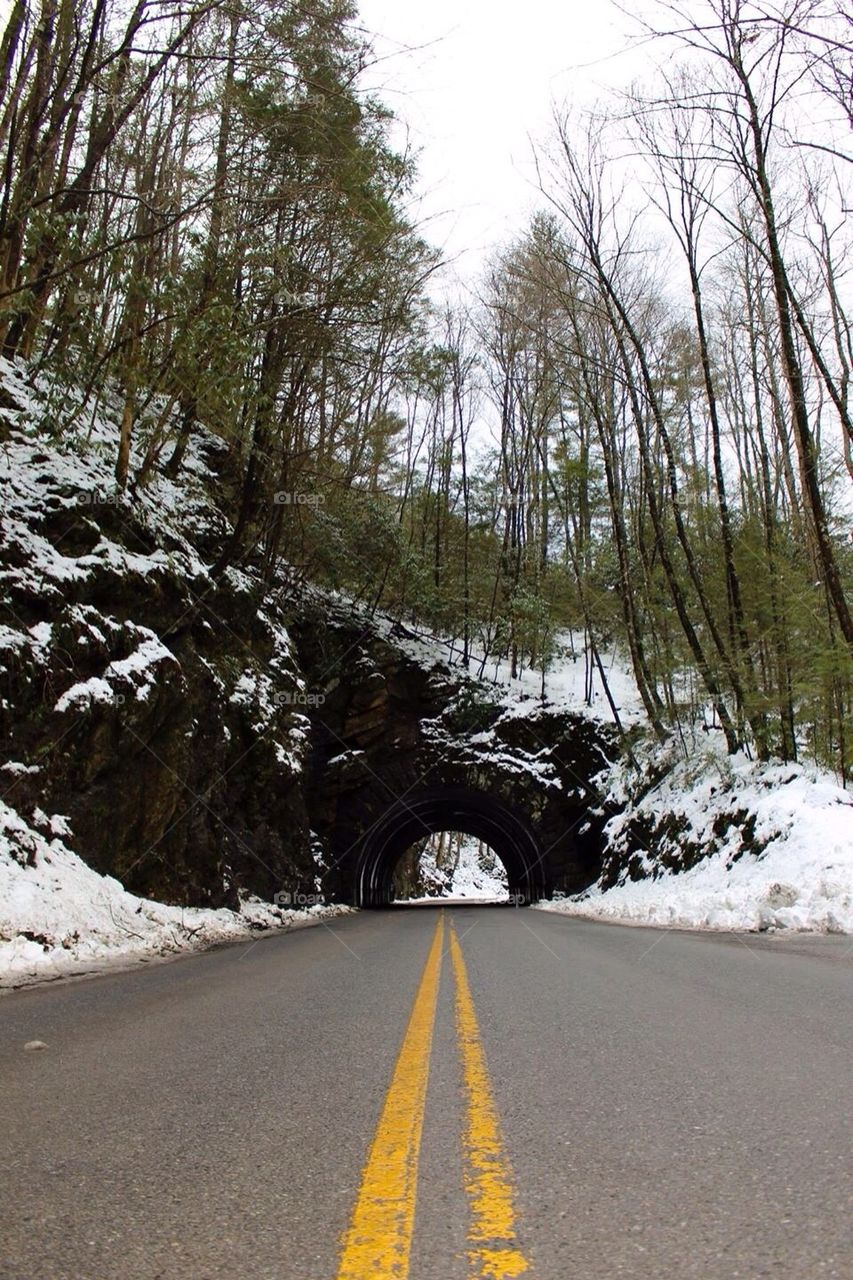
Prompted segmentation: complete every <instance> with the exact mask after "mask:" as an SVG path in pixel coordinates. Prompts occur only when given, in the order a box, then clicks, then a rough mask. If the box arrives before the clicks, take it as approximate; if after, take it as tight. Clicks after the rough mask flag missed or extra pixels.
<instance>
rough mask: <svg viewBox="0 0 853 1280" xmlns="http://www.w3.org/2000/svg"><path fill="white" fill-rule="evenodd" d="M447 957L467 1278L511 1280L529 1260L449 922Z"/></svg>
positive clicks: (462, 966) (462, 965)
mask: <svg viewBox="0 0 853 1280" xmlns="http://www.w3.org/2000/svg"><path fill="white" fill-rule="evenodd" d="M450 955H451V959H452V961H453V973H454V976H455V979H456V1030H457V1035H458V1039H459V1051H460V1054H461V1057H462V1074H463V1077H464V1080H465V1089H466V1093H467V1108H466V1115H465V1130H464V1133H463V1144H464V1148H465V1163H466V1172H465V1187H466V1190H467V1192H468V1203H469V1208H470V1213H471V1220H470V1226H469V1231H468V1243H469V1245H470V1246H471V1247H470V1248H469V1250H468V1261H469V1264H470V1269H471V1276H472V1277H477V1280H480V1278H481V1277H482V1278H484V1280H485V1278H486V1277H488V1280H511V1278H512V1277H516V1276H521V1275H524V1274H525V1273H526V1272H527V1271H529V1264H528V1262H527V1259H526V1258H525V1257H524V1255H523V1254H522V1253H521V1251H520V1250H519V1248H518V1243H517V1236H516V1231H515V1194H514V1191H513V1184H512V1171H511V1169H510V1166H509V1162H508V1160H507V1158H506V1155H505V1154H504V1150H503V1141H502V1139H501V1132H500V1125H499V1122H498V1112H497V1107H496V1106H495V1100H494V1094H493V1092H492V1086H491V1081H490V1079H489V1073H488V1070H487V1068H486V1058H485V1054H484V1052H483V1045H482V1041H481V1039H480V1030H479V1027H478V1025H477V1015H476V1013H475V1012H474V1001H473V1000H472V998H471V987H470V985H469V983H468V974H467V972H466V969H465V961H464V959H463V956H462V948H461V946H460V945H459V939H458V938H457V936H456V930H455V929H454V927H453V924H452V922H451V926H450Z"/></svg>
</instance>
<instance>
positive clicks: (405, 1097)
mask: <svg viewBox="0 0 853 1280" xmlns="http://www.w3.org/2000/svg"><path fill="white" fill-rule="evenodd" d="M443 942H444V914H443V913H442V914H441V915H440V916H439V918H438V923H437V925H436V927H435V933H434V934H433V938H432V945H431V946H430V950H429V955H428V957H427V962H426V967H425V968H424V971H423V976H422V977H421V982H420V986H419V987H418V993H417V995H416V996H415V1003H414V1005H413V1006H412V1012H411V1015H410V1017H409V1025H408V1027H407V1028H406V1034H405V1036H404V1038H403V1044H402V1047H401V1049H400V1054H399V1057H398V1058H397V1064H396V1066H395V1068H394V1074H393V1077H392V1079H391V1084H390V1087H389V1089H388V1093H387V1094H386V1096H385V1104H384V1106H383V1108H382V1114H381V1116H380V1117H379V1123H378V1124H377V1126H376V1133H375V1134H374V1137H373V1143H372V1145H371V1147H370V1151H369V1153H368V1157H367V1162H366V1164H365V1166H364V1172H363V1173H362V1178H361V1186H360V1188H359V1193H358V1199H357V1200H356V1204H355V1209H354V1210H353V1215H352V1221H351V1223H350V1226H349V1229H348V1230H347V1231H346V1232H345V1234H344V1238H343V1250H342V1253H341V1261H340V1266H339V1268H338V1280H406V1277H407V1276H408V1274H409V1253H410V1250H411V1244H412V1228H413V1226H414V1220H415V1199H416V1195H417V1181H418V1157H419V1155H420V1148H421V1133H422V1130H423V1119H424V1106H425V1104H426V1092H427V1081H428V1079H429V1060H430V1051H431V1048H432V1032H433V1026H434V1024H435V1008H436V1001H437V998H438V983H439V978H440V976H441V955H442V945H443ZM484 1274H491V1273H485V1272H484ZM495 1274H507V1275H508V1274H510V1273H509V1272H506V1273H503V1272H502V1273H495Z"/></svg>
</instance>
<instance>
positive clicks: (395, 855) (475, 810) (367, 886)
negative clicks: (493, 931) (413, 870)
mask: <svg viewBox="0 0 853 1280" xmlns="http://www.w3.org/2000/svg"><path fill="white" fill-rule="evenodd" d="M440 831H460V832H464V833H465V834H466V835H469V836H472V837H474V838H475V839H477V840H481V841H482V842H483V843H484V844H486V845H488V846H489V847H490V848H491V849H493V850H494V851H495V853H496V854H497V856H498V858H500V861H501V862H502V863H503V866H504V868H505V870H506V880H507V891H508V898H509V900H510V901H513V902H516V903H529V902H536V901H538V899H539V898H541V897H543V896H544V895H545V893H546V884H545V880H544V870H543V858H542V851H541V850H540V848H539V842H538V840H537V839H536V836H535V834H534V832H533V830H532V828H531V827H530V825H529V823H528V822H527V821H526V819H525V818H524V817H523V816H522V815H521V814H519V813H518V812H516V811H515V810H514V809H511V808H510V807H509V806H508V805H506V804H505V803H504V802H503V801H501V800H498V799H496V798H495V797H494V796H490V795H488V794H486V793H484V792H479V791H474V790H468V789H465V788H453V787H436V788H432V789H430V790H425V791H421V792H418V793H416V794H415V793H413V794H411V795H406V796H404V797H403V799H401V800H398V801H397V802H396V803H394V804H392V805H391V806H390V807H389V808H388V809H387V810H386V812H385V813H384V814H383V815H382V817H381V818H380V819H379V820H378V821H377V822H375V823H374V824H373V826H372V827H371V828H370V830H369V831H368V832H367V833H366V834H365V836H364V837H363V839H362V841H361V845H360V849H359V854H358V858H357V859H356V864H355V883H354V885H353V899H354V901H355V903H356V905H357V906H360V907H384V906H387V905H389V904H390V903H391V901H392V900H393V882H394V870H395V868H396V866H397V864H398V862H399V860H400V858H401V857H402V856H403V855H404V854H405V852H406V851H407V850H408V849H410V848H411V847H412V846H413V845H415V844H416V843H417V842H418V841H420V840H422V839H423V837H424V836H429V835H433V834H435V833H437V832H440Z"/></svg>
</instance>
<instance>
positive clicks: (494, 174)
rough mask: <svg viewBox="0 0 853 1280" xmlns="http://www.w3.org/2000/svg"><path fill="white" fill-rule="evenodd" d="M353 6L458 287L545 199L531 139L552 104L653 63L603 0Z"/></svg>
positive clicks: (432, 235) (596, 90)
mask: <svg viewBox="0 0 853 1280" xmlns="http://www.w3.org/2000/svg"><path fill="white" fill-rule="evenodd" d="M630 7H631V8H632V10H633V11H636V9H637V7H638V6H637V4H636V2H635V3H634V4H632V5H630ZM643 7H644V8H645V9H646V11H648V8H649V5H648V4H644V5H643ZM359 8H360V13H361V23H362V25H363V26H364V27H365V28H366V29H367V30H368V31H369V32H371V33H374V34H375V46H376V50H377V53H378V54H380V55H382V61H381V62H379V64H378V65H377V66H376V67H375V68H373V69H372V71H371V73H370V75H369V77H368V83H369V84H370V85H371V86H374V85H375V86H376V87H377V88H380V89H381V91H382V96H384V98H385V99H386V101H387V102H388V104H389V106H391V107H392V108H393V110H394V112H395V114H396V115H397V116H399V117H400V118H401V119H402V120H403V121H405V123H406V125H407V126H408V131H409V137H410V141H411V144H412V146H413V147H414V148H415V150H416V151H418V152H420V163H419V170H420V175H421V178H420V183H419V192H420V201H419V205H418V215H419V217H420V218H422V219H423V220H424V228H423V229H424V233H425V234H426V235H427V238H428V239H430V240H431V241H432V242H434V243H436V244H438V245H439V246H441V247H442V248H443V249H444V250H445V252H446V253H447V255H448V256H449V257H451V258H453V259H454V260H455V263H456V266H455V270H456V273H458V275H459V276H461V277H462V278H463V279H466V280H470V279H472V277H474V276H476V274H477V273H478V271H479V269H480V268H481V266H482V264H483V262H484V259H485V258H486V257H487V256H488V254H489V251H490V250H491V249H492V248H494V247H495V246H496V245H497V244H500V243H502V242H503V241H505V240H506V239H507V238H508V237H510V236H511V235H512V234H513V232H516V231H519V230H521V228H522V227H523V225H524V222H525V220H526V215H527V214H528V213H529V212H530V211H531V210H532V209H533V208H534V207H536V206H537V205H541V203H542V201H541V199H540V200H539V201H537V199H536V192H535V190H534V188H533V185H532V183H533V177H534V175H533V167H532V163H531V137H538V138H541V137H542V136H543V134H544V133H546V132H547V128H548V122H549V119H550V115H551V104H552V103H553V102H554V101H556V102H560V103H562V102H563V101H565V100H567V99H570V100H571V101H573V102H581V103H582V102H586V101H589V100H591V99H593V98H595V97H596V96H598V95H599V94H600V93H601V92H603V91H604V90H606V88H607V86H608V85H623V86H624V85H626V84H627V83H628V82H629V81H630V80H631V79H633V78H636V77H638V76H642V75H643V74H644V72H647V71H649V70H650V66H651V60H652V59H651V51H650V50H649V49H648V47H645V48H643V47H638V46H636V44H635V41H636V40H637V37H638V26H637V24H636V23H635V22H634V21H632V19H631V18H630V17H628V16H626V14H624V13H622V12H620V10H619V9H618V8H617V7H616V5H615V4H614V3H612V2H611V0H520V2H519V0H517V2H516V3H513V4H510V3H508V2H507V0H503V2H501V0H429V2H427V3H424V2H423V0H359Z"/></svg>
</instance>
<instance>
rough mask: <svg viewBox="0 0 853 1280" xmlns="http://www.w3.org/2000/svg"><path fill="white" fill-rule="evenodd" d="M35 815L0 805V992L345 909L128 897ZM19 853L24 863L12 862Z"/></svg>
mask: <svg viewBox="0 0 853 1280" xmlns="http://www.w3.org/2000/svg"><path fill="white" fill-rule="evenodd" d="M37 816H38V818H39V826H40V828H41V830H36V829H35V827H33V826H29V825H28V824H27V823H25V822H24V820H23V819H22V818H21V817H20V816H19V815H18V814H17V813H15V812H14V811H13V810H12V809H10V808H9V807H8V806H7V805H5V804H3V803H2V801H0V988H4V987H19V986H25V985H28V984H31V983H33V982H38V981H44V980H46V979H50V978H59V977H69V976H72V975H74V974H84V973H93V972H96V971H98V970H101V969H103V968H106V967H109V966H111V965H116V964H122V965H127V964H129V963H139V962H142V961H151V960H154V959H157V958H163V957H166V956H170V955H176V954H178V953H180V952H187V951H195V950H201V949H203V948H205V947H209V946H211V945H212V944H214V943H218V942H228V941H239V940H241V939H244V938H245V939H250V938H253V937H257V936H258V934H259V933H260V932H263V931H267V930H273V929H283V928H299V927H303V926H305V925H310V924H319V923H321V922H322V921H323V920H326V919H329V918H331V917H332V916H337V915H342V914H344V913H346V912H348V911H350V910H351V908H349V907H341V906H330V905H325V904H320V903H317V904H313V905H310V906H308V907H306V908H305V909H304V910H301V909H300V910H291V909H290V908H286V909H285V908H282V907H278V906H275V905H273V904H272V903H269V902H261V901H259V900H258V899H254V898H249V899H246V900H245V901H244V902H243V903H242V904H241V908H240V911H239V912H237V911H229V910H226V909H224V908H222V909H219V910H214V909H212V908H202V907H170V906H165V905H164V904H163V903H160V902H152V901H150V900H149V899H146V898H137V897H136V896H135V895H134V894H132V893H128V892H127V890H126V889H124V888H123V887H122V885H121V884H120V883H119V882H118V880H115V879H113V878H112V877H111V876H102V875H99V873H98V872H97V871H94V870H93V869H92V868H91V867H88V866H87V865H86V863H85V862H83V861H82V860H81V859H80V858H78V857H77V855H76V854H75V853H72V852H71V850H70V849H68V848H67V846H66V845H65V844H64V843H63V839H62V837H63V836H64V835H65V834H67V831H66V827H65V823H64V822H63V820H62V818H60V817H58V816H53V817H50V818H48V817H47V816H46V815H44V814H41V815H37ZM22 853H25V855H26V857H27V858H28V865H21V862H20V861H19V860H18V859H19V858H20V857H21V856H22Z"/></svg>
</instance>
